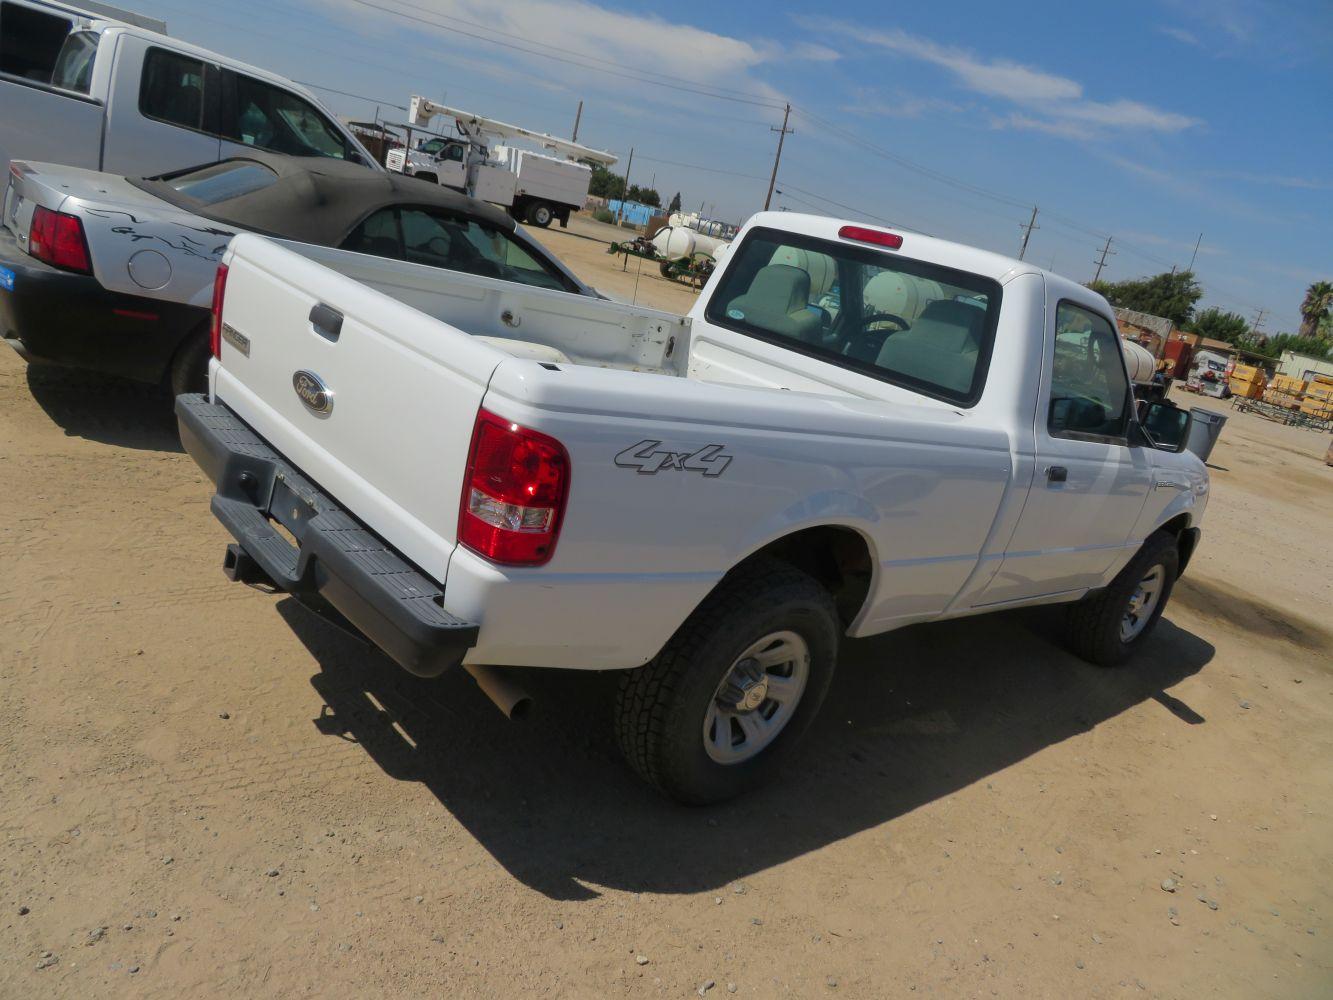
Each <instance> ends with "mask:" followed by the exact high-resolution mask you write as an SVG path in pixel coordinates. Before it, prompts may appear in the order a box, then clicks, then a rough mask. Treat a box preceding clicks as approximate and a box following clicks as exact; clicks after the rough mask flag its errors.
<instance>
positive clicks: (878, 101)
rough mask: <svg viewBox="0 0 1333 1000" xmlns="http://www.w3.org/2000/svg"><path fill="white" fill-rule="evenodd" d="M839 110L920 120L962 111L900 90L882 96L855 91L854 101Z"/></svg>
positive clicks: (960, 107)
mask: <svg viewBox="0 0 1333 1000" xmlns="http://www.w3.org/2000/svg"><path fill="white" fill-rule="evenodd" d="M841 110H842V111H846V112H847V113H848V114H853V115H866V116H872V117H876V118H920V117H922V116H923V115H929V114H954V113H956V112H959V111H962V110H963V105H961V104H956V103H955V102H953V101H948V100H945V99H944V98H942V97H922V96H921V95H919V94H910V93H907V92H906V91H902V90H895V91H893V92H892V93H889V94H882V93H879V92H878V91H874V90H867V89H861V90H857V91H856V93H855V100H852V101H849V102H847V103H845V104H843V105H842V106H841Z"/></svg>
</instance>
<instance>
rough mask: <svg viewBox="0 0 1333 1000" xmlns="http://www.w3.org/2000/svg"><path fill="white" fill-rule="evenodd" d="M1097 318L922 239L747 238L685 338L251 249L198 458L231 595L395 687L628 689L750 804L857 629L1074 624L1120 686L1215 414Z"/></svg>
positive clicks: (333, 260) (572, 299)
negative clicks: (588, 684)
mask: <svg viewBox="0 0 1333 1000" xmlns="http://www.w3.org/2000/svg"><path fill="white" fill-rule="evenodd" d="M1112 317H1113V313H1112V311H1111V308H1110V307H1109V306H1108V304H1107V303H1106V301H1105V300H1104V299H1103V298H1102V297H1101V296H1099V295H1097V294H1096V293H1094V292H1092V291H1089V290H1088V289H1087V288H1084V287H1083V286H1081V285H1078V284H1076V283H1074V282H1072V281H1069V280H1067V279H1065V278H1062V277H1059V276H1057V275H1055V274H1052V273H1049V272H1046V271H1043V270H1041V269H1039V268H1036V267H1034V266H1032V265H1031V264H1027V263H1024V262H1021V261H1017V260H1012V259H1009V258H1006V257H1002V256H998V255H996V254H993V253H988V252H985V251H982V250H978V249H974V248H971V247H966V246H960V245H957V244H954V243H948V242H945V241H942V240H938V239H933V238H931V237H927V236H918V235H916V234H910V233H909V234H902V233H897V232H893V231H890V230H887V229H882V228H872V227H869V226H865V225H861V224H857V223H852V222H840V221H835V220H832V219H827V218H821V217H814V216H802V215H796V214H788V213H780V214H779V213H763V214H759V215H756V216H754V217H753V218H752V219H751V220H750V221H749V223H748V224H747V225H746V226H745V228H744V229H743V230H742V232H741V233H740V235H739V237H738V239H737V242H736V244H735V249H734V250H733V252H732V253H731V254H729V255H728V256H727V258H726V259H725V261H724V263H723V265H722V266H720V267H719V268H718V270H717V272H716V273H714V274H713V276H712V277H711V279H710V280H709V281H708V284H707V285H706V286H705V288H704V290H703V292H702V294H701V296H700V297H699V299H698V301H697V302H696V304H695V306H694V308H693V309H692V310H691V311H690V313H689V315H688V316H675V315H670V314H667V313H658V312H655V311H653V310H648V309H643V308H638V307H634V306H626V305H622V304H618V303H613V302H607V301H600V300H595V299H590V298H584V297H578V296H571V295H568V294H565V293H561V292H557V291H551V290H547V289H542V288H532V287H524V286H521V285H515V284H513V283H506V282H502V281H497V280H495V279H492V278H488V277H483V276H476V275H466V274H449V273H442V272H440V271H438V270H432V269H429V268H426V267H422V266H420V265H417V264H413V263H410V262H406V261H396V260H386V259H380V258H375V257H370V256H366V255H361V254H355V253H350V252H347V251H343V250H336V249H329V248H321V247H314V246H308V245H298V244H282V243H279V242H277V241H274V240H270V239H267V238H265V237H261V236H258V235H253V234H242V235H239V236H237V237H236V238H235V239H234V240H233V241H232V242H231V245H230V248H229V249H228V251H227V253H226V255H225V257H224V258H223V262H222V266H221V267H220V268H219V271H218V277H217V282H216V288H215V293H214V309H213V329H212V351H213V355H214V359H213V361H212V362H211V365H210V392H209V394H208V395H207V396H204V395H182V396H180V397H178V400H177V404H176V409H177V414H178V419H179V424H180V430H181V437H182V440H183V442H184V444H185V446H186V448H187V449H188V451H189V453H190V454H191V455H192V456H193V457H194V458H195V460H196V461H197V462H198V463H199V464H200V466H201V467H202V468H203V469H204V470H205V472H206V474H207V475H208V476H209V477H210V479H212V481H213V482H214V484H215V486H216V494H215V496H214V497H213V500H212V509H213V512H214V513H215V515H216V516H217V517H218V518H219V519H220V520H221V521H222V523H223V525H225V527H226V528H227V530H228V531H229V532H230V534H231V535H232V536H233V537H234V538H235V542H234V543H233V544H231V545H230V546H229V547H228V550H227V553H226V557H225V562H224V568H225V569H226V572H227V575H228V576H229V577H230V578H232V579H233V580H239V581H243V582H250V583H262V584H265V585H267V586H269V587H274V588H276V589H277V590H279V591H284V592H287V593H290V594H293V595H295V596H296V597H297V598H299V599H300V600H302V601H303V602H305V603H307V604H309V605H311V606H313V607H316V608H317V609H320V610H323V611H324V612H325V613H328V614H334V615H336V616H338V617H339V618H340V619H341V620H343V621H344V622H345V623H346V624H348V625H349V626H350V627H353V628H355V629H356V630H357V631H359V632H360V633H362V634H363V635H364V636H366V637H368V638H369V639H370V640H371V641H373V642H374V643H376V644H377V645H378V646H379V647H381V648H382V649H383V650H384V651H385V652H386V653H387V654H388V655H389V656H390V657H392V658H393V659H394V660H396V661H397V662H398V663H399V664H400V665H401V666H402V667H404V668H406V669H407V670H409V671H412V672H413V673H416V674H419V675H424V676H436V675H438V674H440V673H442V672H443V671H445V670H447V669H450V668H452V667H455V666H457V665H460V664H461V665H462V666H463V667H464V668H465V669H467V670H469V671H470V672H471V673H472V674H473V676H475V677H476V678H477V679H478V682H479V683H480V684H481V686H482V688H483V690H485V691H487V693H488V694H490V695H491V697H492V698H493V699H494V700H496V701H497V703H499V704H501V706H502V707H506V708H511V709H512V708H514V707H516V706H517V705H519V704H521V695H520V694H516V693H515V685H514V684H513V681H512V677H513V672H512V671H506V669H505V668H507V667H514V666H527V667H556V668H568V669H587V670H617V671H623V673H622V676H621V678H620V682H619V694H618V700H617V706H616V720H615V726H616V730H617V733H618V737H619V740H620V742H621V744H622V746H623V749H624V751H625V754H626V756H627V758H628V759H629V762H630V763H631V765H632V766H633V767H634V768H635V769H636V770H637V771H638V772H639V773H640V774H641V775H642V776H643V777H644V778H645V779H646V780H647V781H649V782H650V783H652V784H653V785H655V786H656V787H657V788H658V789H660V790H661V791H663V792H665V793H666V794H668V795H670V796H672V797H674V798H676V799H678V800H680V801H683V802H687V803H704V802H712V801H717V800H720V799H724V798H726V797H728V796H731V795H734V794H737V793H738V792H740V791H742V790H745V789H747V788H749V787H751V786H753V785H754V784H755V783H756V782H757V781H759V780H760V779H761V778H763V777H764V776H765V775H766V774H767V773H769V772H771V771H772V770H773V768H774V767H775V764H776V762H778V761H780V760H781V759H782V758H783V756H784V755H785V754H787V753H789V752H790V751H791V749H792V747H793V746H794V745H795V744H796V743H797V741H798V739H799V738H800V736H801V734H802V733H803V731H805V730H806V729H807V728H808V726H809V724H810V722H811V720H812V719H813V718H814V716H815V714H816V713H817V711H818V709H819V706H820V703H821V701H822V700H823V698H824V695H825V693H826V691H827V690H828V687H829V682H830V679H831V678H832V675H833V670H834V666H835V664H836V663H837V660H838V649H839V643H840V641H841V639H842V638H843V637H844V636H868V635H873V634H876V633H881V632H886V631H888V630H890V629H896V628H899V627H901V626H904V625H909V624H912V623H914V622H924V621H935V620H941V619H948V618H958V617H962V616H966V615H976V614H981V613H986V612H990V611H996V610H1000V609H1006V608H1014V607H1020V606H1026V605H1036V604H1049V603H1064V604H1067V605H1068V606H1069V611H1068V621H1069V637H1070V642H1071V645H1072V648H1073V649H1074V650H1075V651H1076V652H1077V653H1078V654H1079V655H1080V656H1082V657H1084V658H1085V659H1087V660H1089V661H1091V662H1093V663H1096V664H1101V665H1104V666H1114V665H1117V664H1120V663H1122V662H1124V661H1125V660H1127V659H1128V658H1129V657H1130V656H1132V655H1133V654H1134V652H1135V651H1136V650H1137V649H1139V648H1140V647H1141V646H1143V645H1144V644H1145V643H1146V642H1149V641H1150V636H1151V634H1152V632H1153V627H1154V625H1155V624H1156V622H1157V620H1158V618H1159V617H1160V616H1161V614H1162V610H1163V608H1164V607H1165V605H1166V602H1167V600H1168V598H1169V597H1170V595H1171V589H1172V585H1173V584H1174V583H1175V581H1176V578H1177V577H1178V576H1179V575H1180V573H1181V572H1182V571H1183V570H1184V568H1185V565H1186V563H1187V562H1188V561H1189V558H1190V555H1191V553H1192V552H1193V551H1194V548H1195V546H1196V544H1197V541H1198V538H1199V527H1198V525H1199V520H1200V518H1201V516H1202V514H1203V511H1204V507H1205V504H1206V501H1207V496H1208V475H1207V472H1206V471H1205V468H1204V466H1203V464H1202V463H1201V462H1200V461H1199V460H1198V459H1197V458H1196V457H1195V456H1194V455H1192V454H1190V453H1188V452H1184V451H1183V450H1182V448H1183V442H1184V439H1185V432H1186V430H1187V428H1188V421H1189V414H1188V412H1187V411H1183V410H1177V409H1175V408H1174V407H1172V406H1171V405H1170V404H1167V403H1162V402H1151V403H1143V404H1138V405H1136V403H1135V400H1134V397H1133V393H1132V392H1131V386H1130V381H1129V378H1128V373H1127V368H1126V364H1125V360H1124V352H1123V349H1122V345H1121V340H1120V337H1119V335H1118V333H1117V328H1116V325H1115V322H1114V319H1113V318H1112Z"/></svg>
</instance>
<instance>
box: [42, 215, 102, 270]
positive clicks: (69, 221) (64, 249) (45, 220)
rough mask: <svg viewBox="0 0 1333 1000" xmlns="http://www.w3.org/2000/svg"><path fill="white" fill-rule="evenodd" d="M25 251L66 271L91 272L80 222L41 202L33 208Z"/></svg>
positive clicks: (74, 217) (86, 245) (91, 268)
mask: <svg viewBox="0 0 1333 1000" xmlns="http://www.w3.org/2000/svg"><path fill="white" fill-rule="evenodd" d="M28 253H30V254H32V255H33V256H34V257H36V258H37V259H38V260H44V261H46V263H48V264H51V265H53V266H55V267H63V268H64V269H65V270H67V271H78V272H79V273H80V274H92V273H93V266H92V263H91V261H90V259H89V257H88V241H87V240H86V239H84V236H83V223H82V222H80V221H79V219H78V217H77V216H73V215H66V214H65V213H64V212H53V211H51V210H50V209H49V208H43V207H42V206H41V205H38V206H37V207H36V208H34V209H33V210H32V225H31V226H29V227H28Z"/></svg>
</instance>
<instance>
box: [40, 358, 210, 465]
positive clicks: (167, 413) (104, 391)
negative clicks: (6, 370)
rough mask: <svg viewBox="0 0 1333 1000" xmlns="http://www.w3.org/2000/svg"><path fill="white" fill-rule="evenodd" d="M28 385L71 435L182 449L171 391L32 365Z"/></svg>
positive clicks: (156, 448)
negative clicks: (173, 410)
mask: <svg viewBox="0 0 1333 1000" xmlns="http://www.w3.org/2000/svg"><path fill="white" fill-rule="evenodd" d="M27 378H28V391H29V392H31V393H32V398H33V399H35V400H36V401H37V405H38V406H40V407H41V408H42V409H43V410H44V411H45V412H46V415H47V416H48V417H50V418H51V420H52V422H54V423H55V424H56V425H57V426H58V427H60V428H61V429H62V430H63V431H64V432H65V434H66V435H68V436H69V437H81V438H86V439H88V440H89V441H98V442H100V443H102V444H113V445H118V446H120V447H122V448H138V449H142V450H144V451H174V452H180V451H183V450H184V449H182V448H181V442H180V436H179V434H178V433H177V431H176V417H175V414H174V413H173V412H172V398H171V395H170V394H169V393H168V392H167V391H166V390H164V389H162V388H160V387H159V386H155V385H146V384H145V383H143V382H133V381H131V380H129V379H123V378H117V377H115V376H114V375H100V374H98V373H97V372H86V371H80V370H78V369H75V368H60V367H57V366H55V365H36V364H30V365H28V371H27Z"/></svg>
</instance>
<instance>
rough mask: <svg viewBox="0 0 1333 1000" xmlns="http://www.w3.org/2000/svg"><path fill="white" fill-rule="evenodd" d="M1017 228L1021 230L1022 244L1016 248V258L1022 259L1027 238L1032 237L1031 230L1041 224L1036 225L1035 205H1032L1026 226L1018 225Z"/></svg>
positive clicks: (1026, 249)
mask: <svg viewBox="0 0 1333 1000" xmlns="http://www.w3.org/2000/svg"><path fill="white" fill-rule="evenodd" d="M1019 228H1020V229H1022V230H1023V245H1022V246H1021V247H1019V248H1018V259H1019V260H1022V259H1023V255H1024V254H1025V253H1027V252H1028V240H1030V239H1031V238H1032V230H1034V229H1040V228H1041V226H1039V225H1037V206H1036V205H1033V206H1032V218H1030V219H1028V224H1027V225H1026V226H1020V227H1019Z"/></svg>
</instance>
